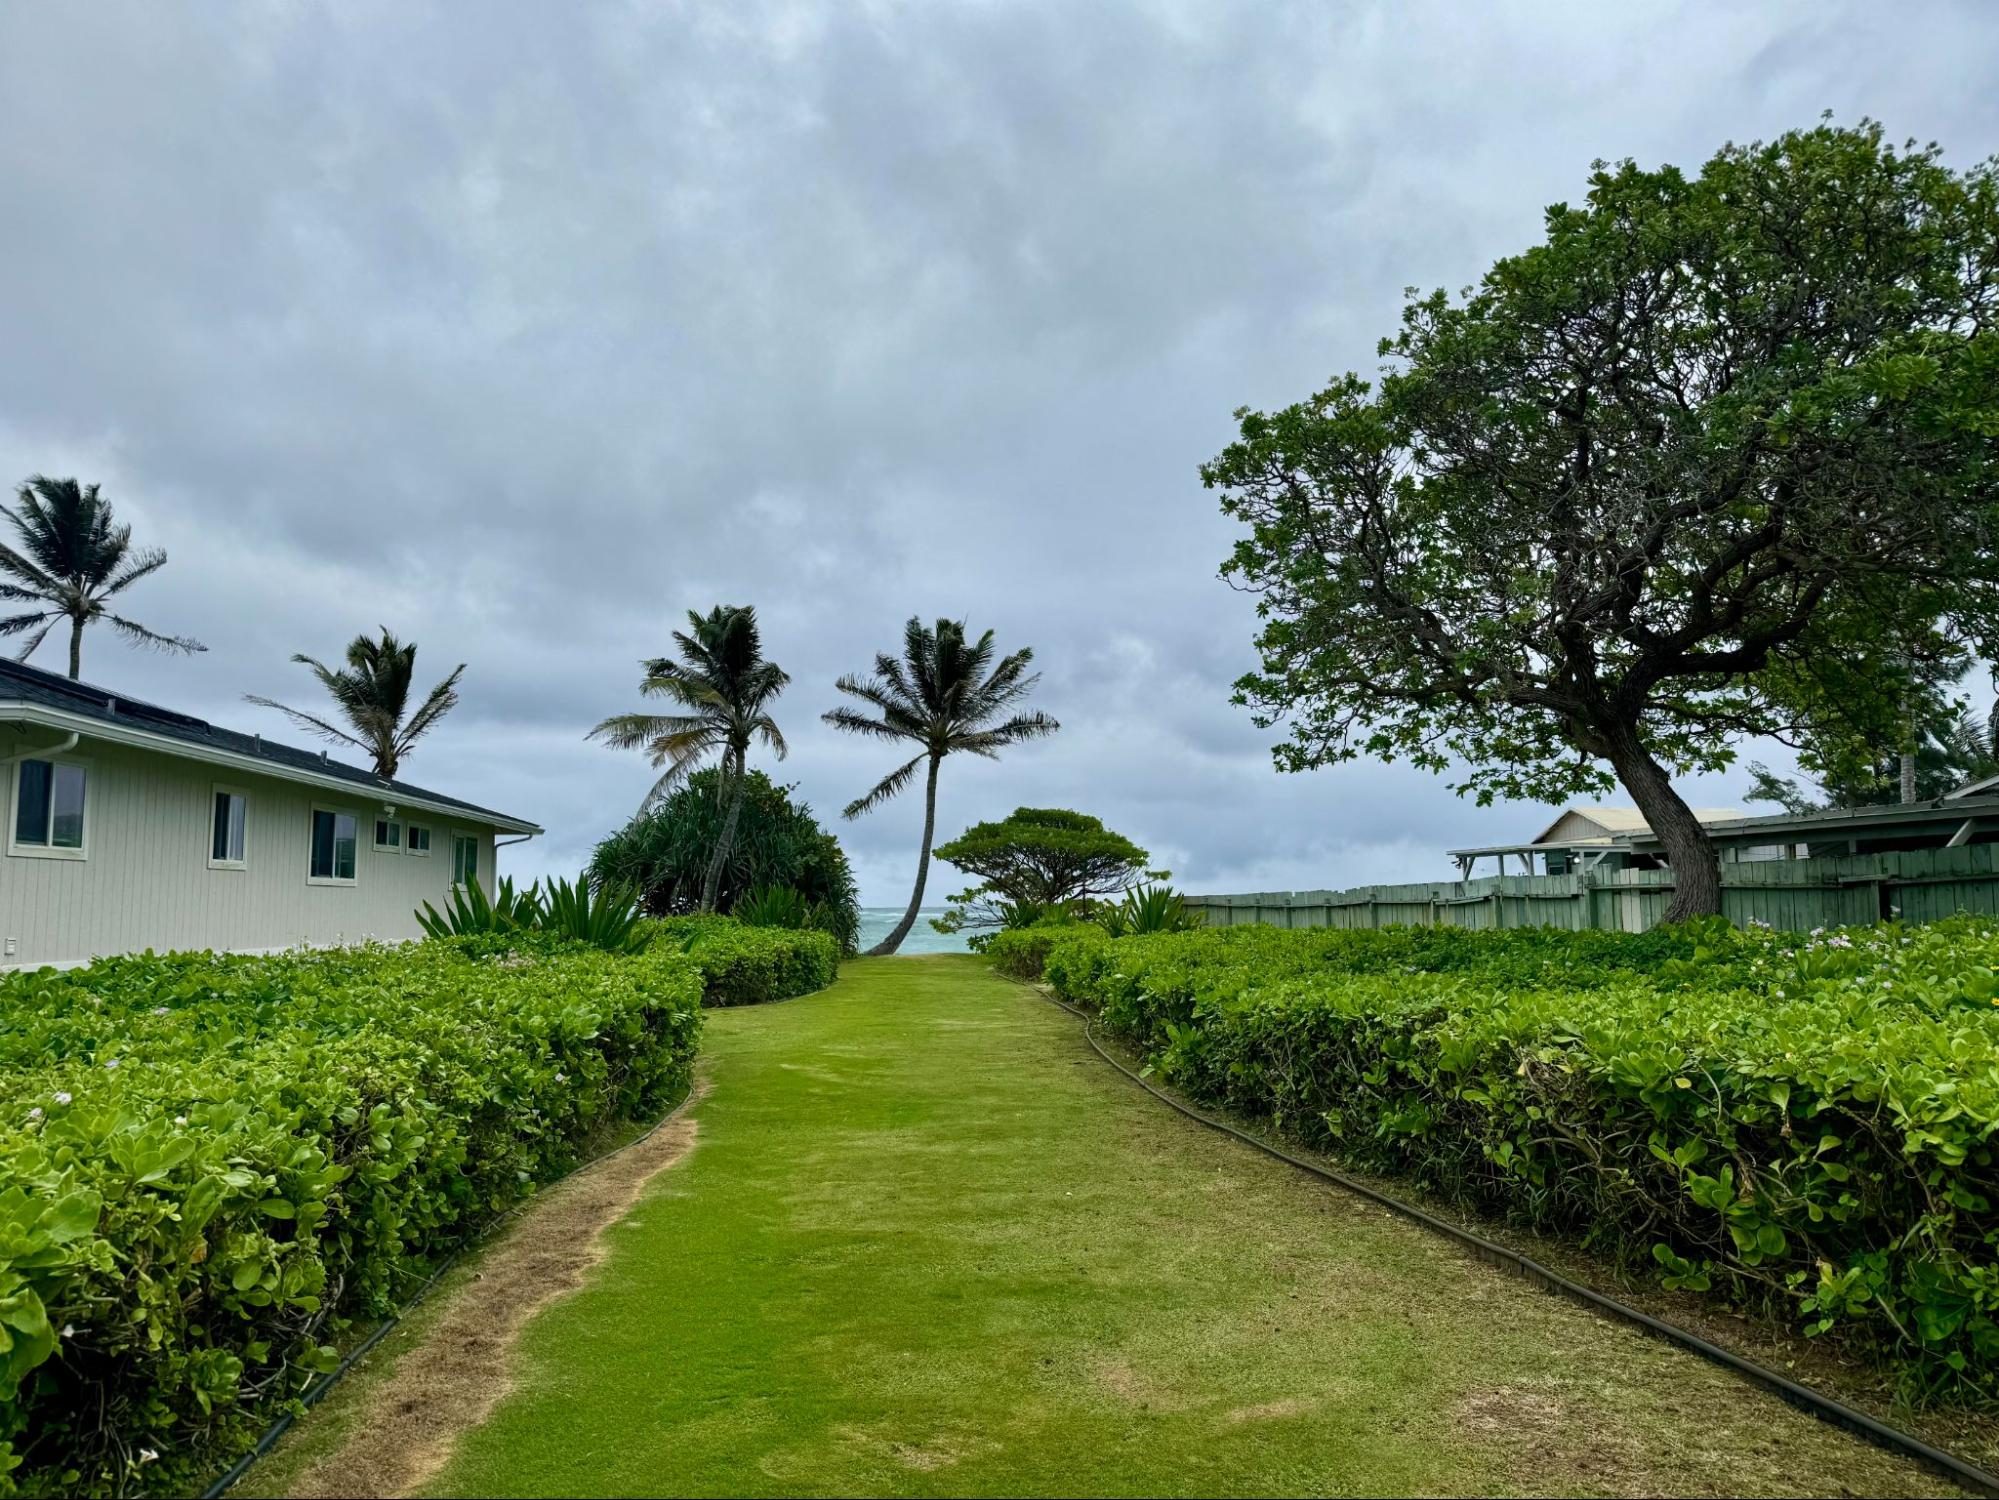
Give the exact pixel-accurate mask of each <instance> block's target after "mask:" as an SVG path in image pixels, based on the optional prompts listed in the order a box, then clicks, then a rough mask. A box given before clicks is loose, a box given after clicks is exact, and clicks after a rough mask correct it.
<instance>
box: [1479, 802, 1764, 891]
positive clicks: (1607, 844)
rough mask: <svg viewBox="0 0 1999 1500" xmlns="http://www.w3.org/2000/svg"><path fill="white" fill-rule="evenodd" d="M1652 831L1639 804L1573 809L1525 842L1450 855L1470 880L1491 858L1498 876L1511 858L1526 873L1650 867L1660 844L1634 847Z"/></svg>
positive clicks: (1718, 811)
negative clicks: (1477, 865)
mask: <svg viewBox="0 0 1999 1500" xmlns="http://www.w3.org/2000/svg"><path fill="white" fill-rule="evenodd" d="M1693 814H1694V816H1695V817H1696V818H1698V819H1700V821H1701V822H1702V823H1703V824H1705V825H1706V826H1708V827H1709V828H1711V829H1712V828H1714V827H1716V826H1717V825H1721V824H1728V823H1736V822H1740V821H1741V820H1742V819H1744V818H1746V817H1748V816H1749V814H1748V813H1747V812H1745V811H1744V810H1743V809H1741V808H1739V807H1696V808H1694V809H1693ZM1651 833H1652V829H1651V827H1650V825H1649V824H1647V823H1646V821H1645V815H1644V814H1643V813H1641V812H1640V811H1639V810H1638V809H1637V808H1635V807H1571V808H1569V809H1568V810H1567V811H1565V812H1564V813H1563V814H1562V815H1561V816H1560V817H1558V818H1556V819H1555V821H1554V822H1552V823H1550V824H1549V825H1548V826H1547V827H1546V828H1544V829H1542V830H1541V831H1540V832H1539V833H1538V834H1536V835H1535V836H1534V837H1533V838H1531V839H1529V840H1528V841H1527V842H1526V843H1524V844H1493V845H1488V846H1487V847H1485V848H1482V849H1453V850H1451V851H1450V853H1451V858H1452V859H1454V860H1456V861H1457V863H1458V873H1459V876H1460V877H1461V878H1462V879H1466V880H1469V879H1470V878H1471V870H1472V866H1473V865H1474V864H1475V863H1476V862H1477V861H1479V860H1480V859H1485V858H1488V857H1489V858H1492V859H1494V860H1496V861H1497V862H1498V866H1499V868H1498V870H1497V871H1496V872H1495V873H1497V874H1500V875H1504V874H1506V873H1507V870H1506V861H1507V858H1508V856H1512V857H1513V858H1515V859H1518V860H1519V861H1520V870H1519V873H1520V874H1522V875H1537V874H1539V875H1567V874H1569V873H1570V872H1571V871H1574V870H1583V869H1594V868H1596V867H1597V866H1599V865H1601V866H1603V867H1604V868H1606V869H1629V868H1632V867H1634V866H1636V867H1639V868H1648V867H1656V866H1658V865H1659V864H1661V863H1662V862H1663V861H1662V860H1661V858H1660V857H1659V855H1658V854H1657V852H1656V846H1655V849H1654V850H1653V852H1650V853H1644V854H1640V853H1636V852H1634V845H1635V844H1636V843H1638V842H1639V841H1642V840H1646V839H1649V838H1650V836H1651ZM1537 857H1538V858H1539V861H1540V868H1539V869H1538V870H1537V869H1536V868H1535V861H1536V858H1537ZM1751 857H1753V858H1759V859H1760V858H1770V857H1772V856H1769V855H1764V854H1756V855H1753V856H1751Z"/></svg>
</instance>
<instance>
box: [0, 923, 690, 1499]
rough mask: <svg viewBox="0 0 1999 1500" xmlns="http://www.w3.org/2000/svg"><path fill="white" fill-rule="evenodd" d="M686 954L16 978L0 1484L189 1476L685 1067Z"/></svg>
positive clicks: (152, 962) (0, 1232) (476, 955)
mask: <svg viewBox="0 0 1999 1500" xmlns="http://www.w3.org/2000/svg"><path fill="white" fill-rule="evenodd" d="M701 990H702V978H701V974H700V971H699V969H698V968H697V967H696V965H695V964H694V963H693V962H692V961H691V960H690V959H689V958H688V957H687V956H686V955H684V954H682V953H681V952H679V951H678V948H677V946H671V947H670V946H662V947H661V948H660V949H659V951H658V952H656V953H653V952H648V953H644V954H638V955H613V954H608V953H604V952H600V951H596V950H591V949H584V948H579V947H571V946H567V945H564V944H560V943H556V942H551V941H538V942H537V944H536V945H535V946H534V947H533V948H532V949H531V950H529V951H511V950H508V949H506V948H504V947H500V948H491V947H486V948H484V949H482V945H480V944H478V943H476V942H473V941H472V940H463V941H447V942H427V943H421V944H412V945H406V946H401V947H369V948H359V949H347V950H340V951H333V952H320V953H298V954H287V955H282V956H273V957H264V958H247V957H225V956H217V955H214V954H207V953H196V954H175V955H169V956H165V957H160V956H155V955H152V954H147V955H143V956H139V957H131V958H117V959H108V960H105V961H102V962H99V963H96V964H92V965H90V966H89V967H86V968H78V969H71V970H68V971H63V972H58V971H55V970H48V969H44V970H41V971H39V972H36V973H26V974H16V975H12V976H9V977H7V978H6V979H4V980H0V1467H4V1468H5V1469H6V1470H8V1471H10V1472H7V1473H5V1474H4V1475H0V1492H11V1491H12V1490H14V1489H15V1488H18V1489H19V1490H21V1491H24V1492H26V1493H30V1494H48V1493H79V1492H84V1493H104V1494H109V1493H134V1492H151V1493H187V1492H191V1491H192V1490H194V1489H198V1488H199V1487H200V1485H201V1483H202V1482H203V1480H204V1479H205V1478H206V1476H207V1475H208V1474H209V1473H210V1472H212V1470H213V1469H214V1468H215V1467H217V1466H219V1464H220V1463H221V1462H222V1461H224V1460H225V1459H226V1458H227V1457H228V1456H230V1455H231V1454H232V1452H233V1451H237V1450H240V1448H241V1446H242V1445H243V1444H244V1443H245V1442H246V1441H247V1440H248V1438H249V1437H250V1436H251V1435H252V1433H253V1431H254V1428H255V1426H256V1425H257V1424H258V1423H259V1422H260V1421H261V1420H263V1419H264V1418H265V1417H267V1416H268V1415H269V1413H270V1410H271V1408H272V1407H273V1406H274V1405H276V1404H277V1403H280V1402H282V1401H285V1400H287V1399H290V1398H292V1397H294V1396H295V1395H296V1394H297V1392H298V1390H299V1389H300V1386H301V1384H302V1383H303V1382H304V1381H305V1380H306V1379H307V1378H308V1377H309V1376H310V1374H311V1373H312V1372H313V1371H315V1370H318V1369H321V1368H324V1367H326V1366H327V1365H328V1364H329V1363H330V1362H331V1361H332V1359H333V1352H332V1349H331V1347H330V1345H331V1344H332V1342H333V1340H334V1337H335V1335H336V1333H337V1331H338V1330H339V1329H340V1327H341V1326H342V1325H343V1323H345V1322H346V1321H348V1320H351V1319H355V1318H361V1317H372V1316H375V1315H378V1314H381V1313H383V1312H386V1311H387V1310H389V1309H390V1308H392V1307H393V1306H395V1305H397V1304H398V1303H399V1302H401V1301H402V1300H403V1299H405V1298H406V1297H407V1296H408V1295H409V1294H410V1293H412V1292H413V1291H415V1290H416V1288H417V1287H418V1286H419V1285H420V1284H421V1283H422V1282H423V1281H424V1279H425V1278H426V1277H427V1276H428V1275H429V1274H430V1273H431V1271H432V1269H433V1268H434V1267H435V1266H436V1265H437V1264H438V1263H439V1262H440V1261H441V1260H442V1258H443V1257H444V1256H445V1255H447V1254H448V1253H449V1252H450V1251H452V1250H453V1249H455V1248H457V1247H458V1246H460V1245H462V1244H464V1243H465V1242H466V1241H467V1239H468V1238H470V1237H471V1236H472V1235H473V1234H474V1233H476V1232H477V1231H478V1230H479V1229H480V1228H481V1227H483V1226H484V1225H485V1224H486V1223H488V1222H489V1221H490V1220H491V1219H492V1218H493V1216H494V1215H495V1214H497V1213H499V1212H500V1211H502V1210H504V1209H506V1208H508V1207H510V1206H512V1205H514V1204H515V1203H517V1202H519V1201H520V1200H521V1199H522V1198H523V1197H525V1196H527V1195H528V1194H531V1193H532V1192H533V1191H534V1190H535V1187H536V1185H537V1184H538V1183H542V1182H545V1181H547V1180H549V1179H550V1178H552V1177H554V1176H557V1175H559V1174H560V1173H561V1172H563V1171H564V1170H566V1169H568V1168H569V1167H571V1166H573V1165H574V1164H575V1163H576V1161H577V1160H578V1156H579V1151H580V1149H581V1148H582V1146H583V1144H584V1142H585V1140H586V1138H587V1137H589V1136H591V1135H592V1134H593V1132H595V1131H597V1130H598V1129H599V1127H601V1126H604V1125H606V1124H608V1123H610V1122H614V1121H617V1120H620V1119H633V1120H643V1119H649V1118H652V1117H655V1116H657V1115H658V1114H659V1113H660V1112H661V1111H662V1110H663V1109H664V1108H665V1107H666V1106H667V1105H668V1104H669V1103H670V1102H671V1101H672V1099H673V1098H674V1097H675V1096H676V1095H677V1094H679V1093H680V1092H681V1091H683V1090H684V1089H685V1088H686V1086H687V1083H688V1080H689V1077H690V1073H691V1069H692V1063H693V1057H694V1052H695V1046H696V1042H697V1039H698V1037H699V1034H700V1027H701V1007H700V1001H701Z"/></svg>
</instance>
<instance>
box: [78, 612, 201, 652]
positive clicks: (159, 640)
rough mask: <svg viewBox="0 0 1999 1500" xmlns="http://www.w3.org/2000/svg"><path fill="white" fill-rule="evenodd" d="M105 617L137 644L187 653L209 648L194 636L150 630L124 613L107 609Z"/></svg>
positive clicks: (120, 632) (119, 631) (126, 637)
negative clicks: (113, 612)
mask: <svg viewBox="0 0 1999 1500" xmlns="http://www.w3.org/2000/svg"><path fill="white" fill-rule="evenodd" d="M104 618H105V619H107V620H109V621H110V622H111V623H112V625H114V626H115V627H116V628H117V630H118V633H119V634H120V635H122V636H124V637H125V639H126V640H128V641H130V642H132V644H133V645H135V646H151V647H152V648H153V649H154V650H156V651H179V652H183V653H185V654H187V655H193V654H194V653H195V652H197V651H206V650H207V649H208V648H207V647H206V646H204V645H202V644H201V642H200V641H197V640H196V639H194V637H192V636H186V635H161V634H160V633H159V632H158V631H157V630H148V629H147V628H146V627H145V626H143V625H141V624H140V623H139V622H138V621H137V620H128V619H126V618H125V617H124V616H123V615H114V614H111V613H109V612H108V611H107V612H106V614H105V616H104Z"/></svg>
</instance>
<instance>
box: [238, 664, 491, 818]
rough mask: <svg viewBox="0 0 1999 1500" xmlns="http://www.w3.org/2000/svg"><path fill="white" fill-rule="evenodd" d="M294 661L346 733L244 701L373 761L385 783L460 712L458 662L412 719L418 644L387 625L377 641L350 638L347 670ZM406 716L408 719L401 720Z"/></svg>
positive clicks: (267, 702) (296, 712)
mask: <svg viewBox="0 0 1999 1500" xmlns="http://www.w3.org/2000/svg"><path fill="white" fill-rule="evenodd" d="M292 660H293V661H295V662H297V663H298V664H299V665H300V666H302V667H305V668H307V669H309V670H310V671H311V673H312V675H313V676H314V677H317V678H318V679H319V684H320V686H321V687H323V688H325V689H326V691H327V693H328V694H329V695H330V696H331V697H332V699H333V702H334V706H335V707H337V708H338V709H339V710H340V717H341V718H342V719H344V720H345V721H346V727H345V728H343V727H341V726H340V725H339V724H335V723H333V722H332V721H331V720H329V719H322V718H320V717H319V716H318V715H317V714H309V713H306V712H305V711H304V710H303V709H297V708H287V707H286V706H285V705H284V704H282V703H279V702H276V701H275V700H273V699H270V698H259V697H258V696H257V695H256V694H255V693H248V694H245V695H244V696H246V697H247V698H249V700H250V701H251V702H252V703H256V704H261V705H262V706H263V707H265V708H275V709H276V710H277V711H278V712H279V713H281V714H283V715H285V716H286V717H287V718H289V719H290V720H291V721H292V722H293V723H294V724H296V725H298V726H299V727H300V728H301V729H307V730H310V731H311V732H312V733H314V734H316V735H319V736H320V737H321V738H323V739H329V740H332V741H333V742H334V743H335V744H340V745H351V746H353V747H354V748H355V749H356V750H359V751H361V752H362V753H363V754H365V755H368V756H371V757H373V759H374V762H375V774H376V775H377V776H379V777H381V778H382V779H383V780H384V781H392V780H394V779H395V774H396V771H397V770H398V769H399V768H400V767H401V765H402V763H403V759H404V757H406V756H407V755H408V754H409V753H410V748H411V747H412V746H413V745H415V744H416V742H417V741H418V740H419V739H421V738H422V737H423V736H424V735H425V734H426V733H428V732H429V731H430V730H432V729H434V728H436V727H437V721H438V720H439V719H441V718H443V717H444V716H445V715H446V714H448V713H450V712H451V710H452V709H454V708H456V707H457V706H458V679H459V678H460V677H461V676H463V675H464V672H465V663H464V662H460V663H459V664H458V665H457V666H455V667H453V668H452V669H451V675H450V676H449V677H447V678H445V679H444V681H442V682H440V683H439V684H438V685H437V686H436V687H434V688H432V689H431V690H430V695H429V696H428V697H427V698H425V699H424V700H423V702H422V703H421V704H419V705H418V706H417V710H416V712H415V713H408V710H409V705H410V680H411V678H413V677H414V676H415V675H416V642H415V641H411V642H409V643H408V644H407V645H405V644H404V643H403V642H401V641H398V640H397V639H396V638H395V637H394V636H393V635H391V634H390V633H389V628H388V627H387V626H386V625H384V626H383V627H382V638H381V639H380V640H378V641H377V640H371V639H369V638H368V637H367V636H366V635H357V636H355V637H354V639H353V640H352V641H351V642H350V643H349V644H348V647H347V665H346V666H345V667H329V666H327V665H326V664H325V663H324V662H321V661H316V660H314V659H313V658H312V657H310V656H306V655H303V654H301V655H298V656H294V657H293V658H292ZM406 713H408V717H404V715H405V714H406Z"/></svg>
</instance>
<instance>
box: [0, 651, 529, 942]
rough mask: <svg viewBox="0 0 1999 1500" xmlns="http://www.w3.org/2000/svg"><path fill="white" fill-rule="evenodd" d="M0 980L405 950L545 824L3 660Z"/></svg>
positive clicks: (489, 884) (489, 883)
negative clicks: (426, 906) (238, 958)
mask: <svg viewBox="0 0 1999 1500" xmlns="http://www.w3.org/2000/svg"><path fill="white" fill-rule="evenodd" d="M0 775H4V784H5V789H6V807H5V812H6V818H7V823H6V836H7V844H6V857H5V858H4V860H0V968H20V967H31V966H36V965H40V964H72V963H81V962H84V961H87V960H89V959H91V958H94V957H98V956H100V955H103V954H109V953H125V952H133V951H138V950H141V949H146V948H153V949H158V950H166V949H174V948H217V949H230V950H235V951H246V952H264V951H271V950H276V949H283V948H289V947H294V946H297V945H299V944H302V943H303V944H312V945H321V944H338V943H355V942H362V941H365V940H367V939H370V938H379V939H384V940H397V939H402V938H410V937H416V936H419V935H420V930H419V928H418V926H417V923H416V918H415V912H416V908H417V906H418V905H419V903H421V902H424V901H430V902H432V903H434V904H441V903H442V902H443V901H444V900H445V899H447V897H448V896H449V893H450V889H451V887H452V886H453V885H454V884H458V883H462V882H465V881H470V880H477V881H479V882H480V884H481V885H482V886H483V887H484V888H485V889H486V890H488V891H489V892H490V891H491V890H492V888H493V878H494V870H495V864H496V858H495V855H496V850H497V848H498V847H500V846H501V845H502V844H503V843H505V842H519V841H520V839H519V838H516V839H512V840H506V839H503V838H501V836H502V835H509V834H511V835H519V836H521V837H522V838H526V837H532V836H533V835H535V834H537V833H540V832H541V829H540V828H538V827H536V826H535V825H534V824H533V823H530V822H527V821H526V820H524V819H521V818H515V817H510V816H508V815H507V814H505V813H497V812H492V811H490V810H488V809H486V808H482V807H475V806H474V805H473V804H471V803H469V802H461V801H459V800H458V799H457V798H455V797H446V796H443V795H441V794H439V793H437V792H429V791H425V790H423V789H422V788H421V787H414V786H411V785H409V784H408V783H406V782H402V781H386V780H384V779H383V778H381V777H379V776H376V775H375V774H374V773H373V772H372V771H366V770H361V769H358V768H356V767H353V766H347V765H342V764H341V763H340V762H339V761H336V760H333V759H332V758H331V757H330V756H328V755H326V754H325V753H324V752H315V751H308V750H297V749H293V748H292V747H290V746H287V745H279V744H274V743H272V742H271V741H269V740H267V739H265V738H263V736H261V735H255V734H238V733H237V732H236V731H234V730H231V729H221V728H218V727H216V726H215V725H212V724H209V723H207V722H205V721H204V720H201V719H197V718H194V717H192V716H190V715H188V714H182V713H176V712H174V711H173V710H171V709H165V708H159V707H156V706H154V705H152V704H149V703H141V702H138V701H136V700H134V699H131V698H127V697H124V696H123V695H120V694H114V693H111V692H108V691H107V690H105V689H103V688H96V687H91V686H89V685H88V684H85V683H79V682H71V681H70V680H69V679H68V678H66V677H60V676H57V675H56V674H54V673H52V672H44V671H42V670H40V669H39V668H36V667H30V666H25V665H23V664H21V663H17V662H9V661H0Z"/></svg>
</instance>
